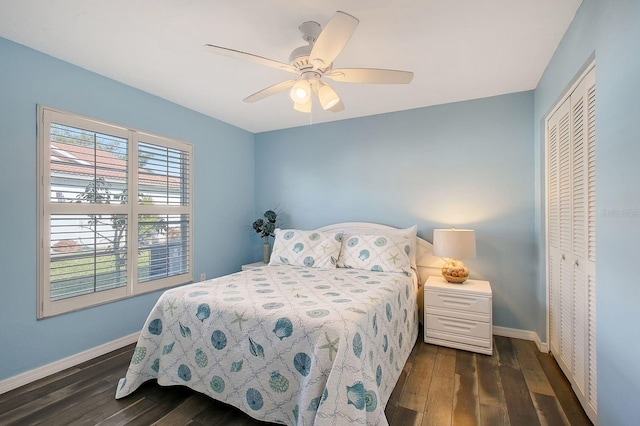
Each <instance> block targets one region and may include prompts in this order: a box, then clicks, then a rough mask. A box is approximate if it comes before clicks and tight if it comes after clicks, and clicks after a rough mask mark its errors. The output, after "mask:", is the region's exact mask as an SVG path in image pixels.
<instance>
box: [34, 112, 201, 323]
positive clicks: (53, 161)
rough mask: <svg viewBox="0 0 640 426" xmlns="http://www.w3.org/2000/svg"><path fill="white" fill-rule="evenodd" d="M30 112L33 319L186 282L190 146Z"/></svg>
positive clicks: (189, 266)
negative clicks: (34, 187) (33, 137)
mask: <svg viewBox="0 0 640 426" xmlns="http://www.w3.org/2000/svg"><path fill="white" fill-rule="evenodd" d="M38 115H39V120H38V124H39V127H38V144H39V145H38V147H39V150H38V154H39V173H40V177H41V179H40V180H39V182H40V183H41V184H40V187H39V197H38V199H39V203H40V209H39V215H38V216H39V219H40V224H39V231H40V242H41V243H40V245H39V269H38V274H39V277H38V282H39V287H38V297H39V301H38V317H39V318H43V317H47V316H52V315H57V314H61V313H64V312H69V311H73V310H77V309H82V308H86V307H89V306H94V305H98V304H102V303H107V302H110V301H113V300H117V299H122V298H125V297H129V296H133V295H137V294H141V293H146V292H149V291H154V290H158V289H161V288H166V287H170V286H174V285H179V284H184V283H187V282H190V281H192V280H193V240H192V238H191V236H192V235H193V232H192V230H193V221H192V218H193V183H192V182H193V180H192V176H193V168H192V167H191V159H192V158H193V147H192V146H191V145H190V144H187V143H184V142H180V141H176V140H171V139H168V138H163V137H159V136H155V135H151V134H148V133H144V132H140V131H137V130H134V129H128V128H125V127H122V126H116V125H112V124H108V123H103V122H99V121H97V120H93V119H90V118H86V117H81V116H78V115H74V114H70V113H65V112H61V111H57V110H53V109H50V108H45V107H41V108H40V109H39V113H38ZM131 194H135V195H134V196H132V195H131Z"/></svg>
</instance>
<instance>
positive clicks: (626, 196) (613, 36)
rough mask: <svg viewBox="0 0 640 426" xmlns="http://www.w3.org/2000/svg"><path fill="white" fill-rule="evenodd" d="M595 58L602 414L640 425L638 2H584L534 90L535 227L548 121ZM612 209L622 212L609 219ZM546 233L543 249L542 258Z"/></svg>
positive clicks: (603, 418)
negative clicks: (556, 102)
mask: <svg viewBox="0 0 640 426" xmlns="http://www.w3.org/2000/svg"><path fill="white" fill-rule="evenodd" d="M594 54H595V60H596V84H597V99H596V115H597V117H596V138H597V144H598V145H597V148H596V155H597V164H596V182H597V183H596V185H597V197H598V198H597V206H598V215H597V219H596V220H597V236H596V253H597V262H598V265H597V271H596V275H597V294H596V296H597V303H596V310H597V324H598V325H597V339H598V354H597V359H598V360H597V362H598V416H599V423H600V424H601V425H616V426H618V425H636V424H638V420H637V417H638V402H639V401H640V363H638V354H640V339H639V338H638V337H639V336H640V333H639V332H638V328H637V326H636V325H637V323H638V318H640V308H639V307H638V306H640V285H638V283H637V279H636V278H635V275H636V274H635V270H636V268H635V267H636V266H637V264H638V259H639V258H640V189H639V188H640V186H639V185H638V182H640V167H638V160H640V136H639V135H640V133H639V132H638V120H639V118H640V2H639V1H637V0H636V1H628V0H626V1H623V0H597V1H596V0H584V1H583V3H582V6H581V7H580V9H579V10H578V13H577V15H576V17H575V18H574V21H573V23H572V25H571V27H570V28H569V31H568V32H567V34H566V35H565V37H564V39H563V40H562V43H561V44H560V46H559V47H558V49H557V51H556V54H555V55H554V57H553V59H552V60H551V62H550V64H549V66H548V67H547V69H546V71H545V73H544V76H543V78H542V79H541V81H540V83H539V85H538V88H537V89H536V91H535V123H536V128H535V130H536V137H535V142H536V145H537V149H536V158H537V165H538V167H537V168H536V171H537V173H538V178H537V179H536V182H537V183H538V189H537V199H538V206H539V208H538V209H537V213H538V225H537V226H538V228H539V229H544V228H543V226H544V221H543V220H544V215H543V214H542V212H543V211H544V204H543V202H542V201H543V200H544V197H543V195H542V194H543V192H542V188H544V182H543V176H544V175H543V174H542V172H541V170H542V167H541V164H543V162H544V161H543V159H544V151H543V149H542V147H543V146H544V140H543V135H544V131H543V129H544V127H543V119H544V117H545V115H546V114H547V112H548V111H549V110H550V108H552V106H553V104H554V103H555V101H556V99H557V98H558V96H560V94H562V93H563V92H564V91H565V89H566V88H568V87H569V86H570V84H571V82H572V81H573V79H574V77H575V75H576V74H578V73H579V71H580V70H581V69H582V68H583V66H584V65H585V64H586V63H587V62H589V60H590V58H591V57H593V56H594ZM612 210H618V211H620V212H622V213H621V215H618V216H615V215H613V216H611V215H606V214H605V212H606V211H612ZM542 235H543V234H540V237H541V238H540V240H539V247H540V249H539V252H540V255H541V256H542V257H543V256H544V254H543V247H544V241H543V240H542ZM541 271H544V269H542V270H541ZM543 278H544V276H543V277H542V278H541V279H543ZM540 288H541V289H543V287H540Z"/></svg>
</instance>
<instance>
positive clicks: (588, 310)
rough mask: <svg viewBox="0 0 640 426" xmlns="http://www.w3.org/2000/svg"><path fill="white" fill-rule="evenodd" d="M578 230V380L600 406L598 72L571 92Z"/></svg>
mask: <svg viewBox="0 0 640 426" xmlns="http://www.w3.org/2000/svg"><path fill="white" fill-rule="evenodd" d="M571 119H572V126H571V128H572V137H571V139H572V171H573V173H572V180H573V185H572V199H573V217H572V235H573V244H572V246H573V252H572V262H573V273H572V277H573V285H572V287H573V329H574V337H573V359H572V367H573V379H574V380H573V383H574V388H576V393H577V394H578V396H579V397H580V398H581V400H582V401H583V404H586V405H590V406H591V409H592V410H594V411H595V410H596V408H597V407H596V403H595V401H596V395H597V393H596V383H597V376H596V334H595V333H596V323H595V319H596V318H595V296H596V295H595V279H596V276H595V269H596V264H595V260H596V259H595V218H596V210H595V208H596V205H595V201H596V200H595V160H596V158H595V71H592V72H590V73H589V74H587V75H586V76H585V78H584V79H583V80H582V82H581V83H580V85H579V86H578V87H577V88H576V90H575V91H574V92H573V93H572V95H571Z"/></svg>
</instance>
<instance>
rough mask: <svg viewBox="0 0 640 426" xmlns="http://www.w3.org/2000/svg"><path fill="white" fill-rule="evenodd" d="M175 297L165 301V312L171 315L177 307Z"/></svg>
mask: <svg viewBox="0 0 640 426" xmlns="http://www.w3.org/2000/svg"><path fill="white" fill-rule="evenodd" d="M175 301H176V300H175V299H173V300H168V301H167V307H166V308H165V310H166V311H167V312H169V313H170V314H171V316H173V311H175V310H176V309H178V307H177V306H176V305H175Z"/></svg>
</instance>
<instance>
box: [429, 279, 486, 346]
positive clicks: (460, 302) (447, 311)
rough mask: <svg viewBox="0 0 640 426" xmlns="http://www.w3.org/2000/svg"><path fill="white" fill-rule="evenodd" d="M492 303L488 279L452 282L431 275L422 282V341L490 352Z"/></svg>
mask: <svg viewBox="0 0 640 426" xmlns="http://www.w3.org/2000/svg"><path fill="white" fill-rule="evenodd" d="M491 304H492V294H491V284H489V281H480V280H467V281H465V282H464V283H462V284H453V283H449V282H447V280H445V279H444V278H443V277H436V276H430V277H429V278H428V279H427V282H426V283H425V285H424V341H425V342H426V343H432V344H434V345H441V346H449V347H451V348H456V349H464V350H467V351H472V352H479V353H482V354H487V355H491V354H492V353H493V339H492V328H493V319H492V315H493V314H492V307H491Z"/></svg>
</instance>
